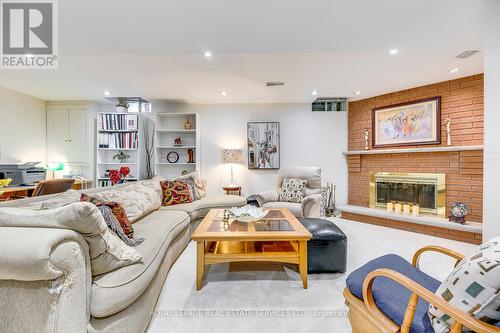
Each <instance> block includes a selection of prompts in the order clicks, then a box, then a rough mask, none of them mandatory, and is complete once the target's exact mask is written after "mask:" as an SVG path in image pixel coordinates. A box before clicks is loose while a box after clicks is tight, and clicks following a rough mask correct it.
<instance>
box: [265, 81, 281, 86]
mask: <svg viewBox="0 0 500 333" xmlns="http://www.w3.org/2000/svg"><path fill="white" fill-rule="evenodd" d="M284 85H285V82H280V81H268V82H266V87H279V86H284Z"/></svg>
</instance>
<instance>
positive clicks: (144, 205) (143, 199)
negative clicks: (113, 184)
mask: <svg viewBox="0 0 500 333" xmlns="http://www.w3.org/2000/svg"><path fill="white" fill-rule="evenodd" d="M155 184H156V180H148V181H140V182H137V183H133V184H130V185H127V186H123V187H117V188H111V189H110V190H108V191H103V192H95V193H91V196H92V197H94V198H96V199H97V200H100V201H113V202H118V203H119V204H121V205H122V206H123V208H124V209H125V213H127V217H128V219H129V221H130V222H135V221H137V220H138V219H139V218H141V217H142V216H144V215H146V214H148V213H150V212H152V211H154V210H156V209H158V208H160V206H161V195H159V192H158V188H157V186H156V185H155ZM158 186H160V183H159V182H158Z"/></svg>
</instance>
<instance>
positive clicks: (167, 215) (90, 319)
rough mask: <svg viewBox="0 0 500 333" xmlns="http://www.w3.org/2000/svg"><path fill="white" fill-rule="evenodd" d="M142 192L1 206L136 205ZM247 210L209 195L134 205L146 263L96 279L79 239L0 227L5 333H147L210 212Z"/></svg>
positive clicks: (131, 187)
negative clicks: (100, 201) (169, 280)
mask: <svg viewBox="0 0 500 333" xmlns="http://www.w3.org/2000/svg"><path fill="white" fill-rule="evenodd" d="M137 186H141V182H137V183H130V184H124V185H120V186H117V187H116V188H113V189H111V190H110V189H109V188H105V189H93V190H86V191H85V190H84V191H72V192H66V193H65V194H64V195H54V196H45V197H38V198H28V199H22V200H15V201H10V202H4V203H1V204H0V209H2V208H3V207H20V208H29V209H40V206H41V204H43V203H45V205H47V204H46V203H47V202H49V203H50V202H51V200H52V201H56V202H57V201H58V200H66V199H68V197H69V198H70V200H73V199H77V198H78V197H79V196H80V194H81V193H80V192H85V193H91V194H92V193H94V194H97V195H103V194H107V195H110V194H111V195H113V194H114V193H113V192H111V191H121V195H123V194H124V193H125V195H131V197H130V202H129V204H131V205H132V206H133V205H135V203H134V200H136V199H135V197H134V196H132V195H133V194H137V193H135V188H137ZM158 195H160V193H159V194H158ZM116 201H118V200H116ZM155 201H156V199H155ZM245 204H246V200H245V199H244V198H242V197H239V196H231V195H219V196H210V195H209V196H207V197H204V198H202V199H201V200H198V201H195V202H193V203H189V204H182V205H176V206H170V207H157V206H155V207H154V208H156V209H154V210H153V211H151V207H152V206H151V205H148V202H146V203H145V205H143V206H144V207H141V206H138V205H135V206H133V208H134V209H135V208H137V207H139V208H138V209H135V210H134V211H133V214H131V215H134V216H133V220H134V223H133V227H134V230H135V235H136V236H137V237H144V238H145V241H144V242H143V243H141V244H140V245H138V246H137V247H135V249H137V251H138V252H139V253H140V254H141V255H142V257H143V262H142V263H141V264H140V265H139V264H133V265H130V266H126V267H122V268H119V269H116V270H114V271H111V272H109V273H106V274H102V275H98V276H94V277H92V274H91V269H90V259H89V247H88V244H87V242H86V240H85V239H84V238H83V237H82V235H81V234H79V233H78V232H75V231H73V230H68V229H54V228H46V227H44V226H43V225H33V226H31V225H26V223H25V221H10V222H9V227H5V225H4V226H2V225H1V222H0V253H1V255H0V299H1V300H2V303H3V304H2V311H0V332H120V333H123V332H144V331H145V330H146V328H147V326H148V324H149V321H150V319H151V315H152V312H153V310H154V308H155V304H156V301H157V299H158V296H159V294H160V291H161V289H162V286H163V283H164V281H165V279H166V277H167V274H168V272H169V269H170V267H171V266H172V264H173V263H174V262H175V260H176V259H177V257H178V256H179V255H180V254H181V253H182V251H183V250H184V249H185V247H186V246H187V244H188V243H189V241H190V236H191V233H192V231H193V229H194V228H195V227H196V226H197V224H198V223H199V221H201V219H202V218H203V217H204V216H205V215H206V214H207V212H208V211H209V210H210V209H211V208H226V207H232V206H242V205H245ZM49 206H50V204H49ZM132 206H131V207H132ZM126 210H127V209H126ZM131 211H132V210H131ZM127 214H128V212H127ZM193 265H195V263H194V262H193ZM194 282H195V281H194V280H193V281H192V283H191V285H190V283H189V281H186V283H187V284H186V288H194Z"/></svg>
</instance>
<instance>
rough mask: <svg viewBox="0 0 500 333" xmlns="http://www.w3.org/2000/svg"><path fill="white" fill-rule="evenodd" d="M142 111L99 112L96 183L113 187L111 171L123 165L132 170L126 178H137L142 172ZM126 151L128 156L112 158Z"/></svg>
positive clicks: (132, 179) (134, 179)
mask: <svg viewBox="0 0 500 333" xmlns="http://www.w3.org/2000/svg"><path fill="white" fill-rule="evenodd" d="M139 120H140V118H139V114H137V113H120V112H100V113H98V114H97V136H96V141H97V144H96V147H97V152H96V178H97V179H96V186H97V187H105V186H112V183H111V181H110V180H109V175H108V172H109V170H112V169H116V170H119V169H120V168H121V167H122V166H127V167H129V169H130V174H129V175H127V177H126V181H137V180H138V179H139V175H140V173H139V172H140V162H141V161H140V156H141V155H140V143H141V139H142V138H141V131H140V124H139ZM120 152H123V153H124V154H126V155H129V157H128V158H127V159H125V160H124V161H123V162H120V161H119V160H118V159H114V160H113V157H114V156H115V155H116V154H119V153H120Z"/></svg>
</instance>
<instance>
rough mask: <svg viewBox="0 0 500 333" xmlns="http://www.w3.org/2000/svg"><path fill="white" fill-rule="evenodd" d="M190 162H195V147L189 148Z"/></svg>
mask: <svg viewBox="0 0 500 333" xmlns="http://www.w3.org/2000/svg"><path fill="white" fill-rule="evenodd" d="M188 163H194V150H193V148H189V149H188Z"/></svg>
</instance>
